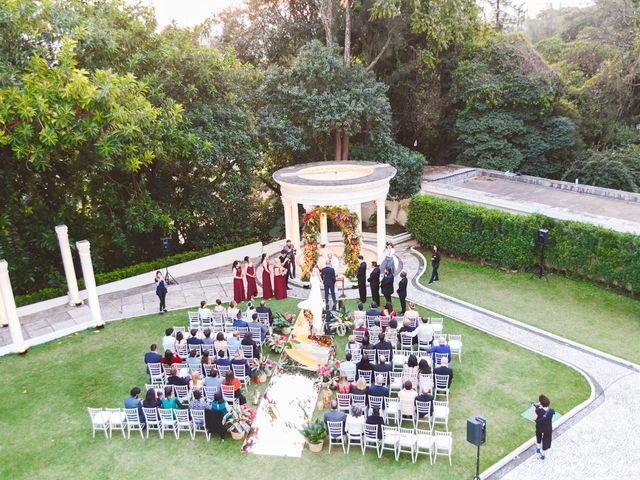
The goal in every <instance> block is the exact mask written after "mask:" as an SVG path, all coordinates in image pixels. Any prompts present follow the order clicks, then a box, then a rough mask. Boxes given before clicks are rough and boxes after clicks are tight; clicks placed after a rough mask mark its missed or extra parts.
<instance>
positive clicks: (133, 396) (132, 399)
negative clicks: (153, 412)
mask: <svg viewBox="0 0 640 480" xmlns="http://www.w3.org/2000/svg"><path fill="white" fill-rule="evenodd" d="M138 396H140V389H139V388H138V387H133V388H132V389H131V391H130V392H129V396H127V397H124V408H136V409H138V418H139V419H140V421H141V422H144V414H143V412H142V402H141V401H140V400H139V399H138Z"/></svg>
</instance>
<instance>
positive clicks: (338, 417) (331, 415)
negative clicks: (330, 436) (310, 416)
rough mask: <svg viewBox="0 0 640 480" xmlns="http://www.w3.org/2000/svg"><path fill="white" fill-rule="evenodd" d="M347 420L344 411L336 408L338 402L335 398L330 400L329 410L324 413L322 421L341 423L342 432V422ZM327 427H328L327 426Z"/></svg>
mask: <svg viewBox="0 0 640 480" xmlns="http://www.w3.org/2000/svg"><path fill="white" fill-rule="evenodd" d="M346 420H347V415H346V414H345V413H344V412H341V411H340V410H338V402H337V401H336V400H332V401H331V410H329V411H328V412H326V413H325V414H324V423H325V425H326V424H327V422H340V423H342V431H343V432H344V424H345V422H346ZM327 429H328V427H327Z"/></svg>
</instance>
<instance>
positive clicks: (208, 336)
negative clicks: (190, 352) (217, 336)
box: [202, 328, 213, 345]
mask: <svg viewBox="0 0 640 480" xmlns="http://www.w3.org/2000/svg"><path fill="white" fill-rule="evenodd" d="M202 333H203V334H204V338H203V339H202V344H203V345H213V338H211V329H210V328H205V329H204V331H203V332H202Z"/></svg>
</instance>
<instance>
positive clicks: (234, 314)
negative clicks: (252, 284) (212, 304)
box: [227, 300, 240, 320]
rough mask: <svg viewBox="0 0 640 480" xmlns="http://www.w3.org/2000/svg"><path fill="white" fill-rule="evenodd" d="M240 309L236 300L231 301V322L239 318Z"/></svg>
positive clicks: (228, 315) (228, 313)
mask: <svg viewBox="0 0 640 480" xmlns="http://www.w3.org/2000/svg"><path fill="white" fill-rule="evenodd" d="M239 311H240V309H239V308H238V304H237V303H236V301H235V300H231V301H230V302H229V308H227V317H229V318H230V319H231V320H234V319H235V318H236V317H237V316H238V312H239Z"/></svg>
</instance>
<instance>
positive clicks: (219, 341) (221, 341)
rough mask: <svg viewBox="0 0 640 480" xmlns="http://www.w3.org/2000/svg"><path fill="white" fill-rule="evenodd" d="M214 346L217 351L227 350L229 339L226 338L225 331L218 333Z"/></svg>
mask: <svg viewBox="0 0 640 480" xmlns="http://www.w3.org/2000/svg"><path fill="white" fill-rule="evenodd" d="M213 348H214V349H215V351H216V352H218V351H220V350H224V351H225V352H226V351H227V341H226V340H225V338H224V333H223V332H218V333H216V339H215V341H214V342H213Z"/></svg>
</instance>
